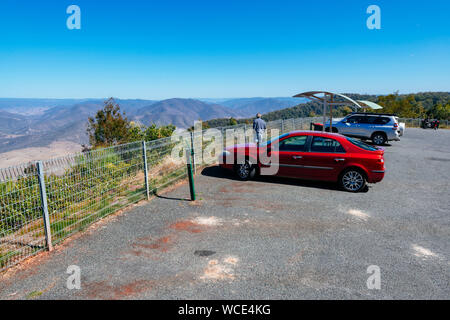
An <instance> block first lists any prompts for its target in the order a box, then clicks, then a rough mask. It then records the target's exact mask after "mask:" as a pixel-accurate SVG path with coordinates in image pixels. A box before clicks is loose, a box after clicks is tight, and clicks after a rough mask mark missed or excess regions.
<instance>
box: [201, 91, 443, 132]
mask: <svg viewBox="0 0 450 320" xmlns="http://www.w3.org/2000/svg"><path fill="white" fill-rule="evenodd" d="M345 95H346V96H348V97H350V98H352V99H354V100H368V101H373V102H375V103H378V104H379V105H381V106H383V109H381V110H377V111H376V112H378V113H395V114H397V115H398V116H399V117H404V118H425V117H430V118H437V119H441V120H450V92H419V93H415V94H401V95H400V94H398V93H394V94H389V95H363V94H354V93H345ZM337 100H338V99H337ZM352 111H355V109H354V108H353V109H352V108H350V107H339V108H335V109H334V110H333V116H335V117H339V116H345V115H346V114H348V113H350V112H352ZM319 115H320V116H321V115H322V104H320V103H318V102H308V103H302V104H299V105H297V106H295V107H290V108H285V109H281V110H276V111H272V112H268V113H265V114H264V115H263V119H264V120H266V121H272V120H277V119H289V118H302V117H312V116H319ZM232 120H234V119H232ZM235 121H237V123H251V121H252V118H247V119H237V120H235ZM227 125H230V119H229V118H223V119H213V120H209V121H207V122H206V124H205V126H209V127H221V126H227Z"/></svg>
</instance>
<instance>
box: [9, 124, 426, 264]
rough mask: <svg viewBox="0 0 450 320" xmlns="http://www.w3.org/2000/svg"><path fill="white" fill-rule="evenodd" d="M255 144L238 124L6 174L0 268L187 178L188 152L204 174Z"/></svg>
mask: <svg viewBox="0 0 450 320" xmlns="http://www.w3.org/2000/svg"><path fill="white" fill-rule="evenodd" d="M320 119H321V117H315V118H295V119H284V120H276V121H270V122H268V123H267V129H268V130H267V137H266V138H267V139H270V138H271V135H272V132H271V130H272V129H275V130H277V131H276V132H274V133H273V134H274V135H275V134H283V133H286V132H289V131H294V130H308V129H310V124H311V123H312V122H317V121H320ZM413 120H414V119H413ZM416 120H417V119H416ZM406 123H407V126H408V125H409V123H408V122H406ZM180 142H181V144H180ZM249 142H254V131H253V127H252V125H251V124H239V125H236V126H228V127H221V128H213V129H208V130H195V131H194V132H184V133H183V134H182V135H180V138H179V139H178V140H174V138H173V137H168V138H163V139H158V140H153V141H147V142H133V143H128V144H123V145H118V146H114V147H109V148H103V149H98V150H93V151H90V152H86V153H77V154H73V155H69V156H65V157H60V158H54V159H50V160H46V161H42V162H35V163H28V164H23V165H18V166H14V167H9V168H4V169H0V270H3V269H5V268H8V267H10V266H12V265H14V264H17V263H18V262H20V261H22V260H23V259H25V258H27V257H29V256H32V255H34V254H36V253H37V252H39V251H43V250H46V249H48V248H49V246H51V245H55V244H58V243H59V242H61V241H63V240H64V239H65V238H67V237H69V236H70V235H72V234H74V233H76V232H77V231H80V230H82V229H84V228H86V227H87V226H89V225H90V224H92V223H93V222H95V221H97V220H99V219H101V218H102V217H105V216H107V215H109V214H111V213H114V212H117V211H118V210H120V209H122V208H125V207H127V206H129V205H130V204H133V203H136V202H138V201H141V200H143V199H146V198H148V195H149V194H152V193H156V192H157V191H158V190H160V189H162V188H165V187H166V186H168V185H171V184H173V183H175V182H177V181H180V180H183V179H185V178H187V171H186V162H184V161H180V159H183V158H184V156H185V152H190V153H191V155H192V156H193V161H194V168H195V170H196V171H197V172H198V170H200V169H201V168H202V167H204V166H206V165H210V164H213V163H216V162H217V159H218V156H219V154H218V153H221V152H222V149H223V148H224V147H225V146H230V145H234V144H236V143H249ZM180 145H181V146H182V148H179V146H180ZM38 168H42V172H40V171H39V170H38ZM39 173H41V174H39ZM43 186H44V188H43ZM47 212H48V214H47ZM46 217H47V218H46ZM46 219H47V220H46ZM46 221H48V223H46ZM46 224H48V228H47V229H46ZM46 230H47V232H46ZM47 233H49V234H50V235H51V237H50V238H49V237H48V235H47Z"/></svg>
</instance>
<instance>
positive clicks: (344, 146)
mask: <svg viewBox="0 0 450 320" xmlns="http://www.w3.org/2000/svg"><path fill="white" fill-rule="evenodd" d="M276 146H278V151H276V149H277V148H276ZM275 153H278V154H275ZM261 155H265V156H264V159H266V158H268V159H272V160H270V162H267V161H266V162H264V161H262V160H261V159H263V157H262V156H261ZM383 155H384V151H383V150H382V149H378V148H375V147H372V146H370V145H368V144H365V143H363V142H361V141H359V140H356V139H353V138H348V137H345V136H343V135H340V134H336V133H322V132H317V131H315V132H314V131H293V132H289V133H286V134H283V135H281V136H279V137H276V138H274V139H272V140H270V141H268V142H266V143H262V144H260V146H259V153H258V152H257V146H256V144H254V143H249V144H241V145H234V146H231V147H228V148H226V149H225V150H224V152H223V154H222V156H221V157H220V159H219V162H220V166H221V167H223V168H227V169H231V170H234V171H235V172H236V173H237V175H238V177H239V178H240V179H242V180H247V179H250V178H252V177H254V176H255V175H256V174H264V170H262V169H263V168H265V167H266V168H268V167H270V166H276V168H277V170H276V172H275V173H274V174H275V175H276V176H282V177H290V178H300V179H307V180H323V181H334V182H339V183H340V184H341V186H342V187H343V188H344V189H345V190H347V191H350V192H358V191H361V190H362V189H363V188H364V187H365V186H366V183H367V182H369V183H376V182H379V181H381V180H382V179H383V177H384V171H385V167H384V158H383ZM273 159H277V160H276V161H277V162H278V163H274V162H273V161H274V160H273Z"/></svg>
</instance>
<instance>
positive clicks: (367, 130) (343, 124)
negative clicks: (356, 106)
mask: <svg viewBox="0 0 450 320" xmlns="http://www.w3.org/2000/svg"><path fill="white" fill-rule="evenodd" d="M325 131H330V121H329V120H328V122H327V123H326V124H325ZM332 131H333V132H338V133H340V134H343V135H346V136H350V137H357V138H360V139H362V140H367V139H371V140H372V142H373V143H374V144H376V145H383V144H384V143H386V142H387V141H391V140H395V141H398V140H400V129H399V126H398V121H397V118H396V116H395V115H393V114H386V113H357V112H354V113H351V114H349V115H348V116H346V117H345V118H341V119H333V126H332Z"/></svg>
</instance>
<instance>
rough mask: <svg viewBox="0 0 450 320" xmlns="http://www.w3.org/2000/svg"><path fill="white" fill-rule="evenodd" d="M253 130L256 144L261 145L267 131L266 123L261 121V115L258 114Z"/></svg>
mask: <svg viewBox="0 0 450 320" xmlns="http://www.w3.org/2000/svg"><path fill="white" fill-rule="evenodd" d="M253 130H255V142H256V143H257V144H258V145H259V144H260V143H261V142H262V137H263V134H264V131H265V130H266V122H265V121H264V120H263V119H261V114H260V113H257V114H256V119H255V120H253Z"/></svg>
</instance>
